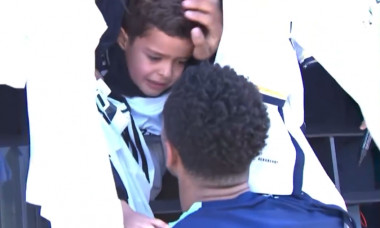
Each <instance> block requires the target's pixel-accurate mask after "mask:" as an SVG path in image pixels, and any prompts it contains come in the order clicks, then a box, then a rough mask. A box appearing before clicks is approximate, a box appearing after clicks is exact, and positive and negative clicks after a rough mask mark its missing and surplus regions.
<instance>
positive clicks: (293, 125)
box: [216, 0, 346, 209]
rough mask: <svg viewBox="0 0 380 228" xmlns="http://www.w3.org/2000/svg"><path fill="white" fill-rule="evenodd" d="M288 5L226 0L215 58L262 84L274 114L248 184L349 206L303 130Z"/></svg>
mask: <svg viewBox="0 0 380 228" xmlns="http://www.w3.org/2000/svg"><path fill="white" fill-rule="evenodd" d="M287 4H288V3H286V2H283V1H243V0H241V1H224V2H223V10H224V11H223V16H224V22H223V23H224V24H223V27H224V31H223V35H222V39H221V42H220V46H219V49H218V52H217V56H216V63H219V64H221V65H229V66H231V67H233V68H234V69H235V70H236V71H237V73H238V74H242V75H244V76H247V77H248V78H249V80H251V81H252V82H253V83H254V84H256V85H257V86H258V87H259V90H260V92H261V93H262V94H264V102H265V103H266V105H267V111H268V114H269V119H270V128H269V131H268V138H267V141H266V143H267V145H266V147H265V148H264V149H263V151H262V153H261V155H260V156H258V157H257V158H256V159H255V160H254V161H253V162H252V164H251V167H250V177H249V184H250V187H251V189H252V190H253V191H254V192H258V193H265V194H275V195H289V194H298V193H301V191H303V192H306V193H307V194H309V195H310V196H311V197H313V198H314V199H316V200H318V201H321V202H323V203H326V204H335V205H338V206H340V207H341V208H344V209H345V208H346V207H345V203H344V200H343V198H342V197H341V195H340V194H339V192H338V190H337V189H336V188H335V186H334V184H333V183H332V181H331V180H330V178H329V177H328V175H327V174H326V172H325V171H324V169H323V167H322V166H321V164H320V162H319V160H318V159H317V157H316V155H315V154H314V152H313V150H312V149H311V147H310V145H309V144H308V142H307V140H306V138H305V135H304V134H303V132H302V130H301V125H302V124H303V85H302V78H301V74H300V70H299V67H298V62H297V58H296V54H295V52H294V50H293V48H292V46H291V43H290V41H289V33H290V17H289V16H288V15H289V11H288V10H287V9H288V7H287ZM268 12H270V14H269V13H268ZM236 25H239V26H236Z"/></svg>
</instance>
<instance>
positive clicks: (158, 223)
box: [152, 219, 169, 228]
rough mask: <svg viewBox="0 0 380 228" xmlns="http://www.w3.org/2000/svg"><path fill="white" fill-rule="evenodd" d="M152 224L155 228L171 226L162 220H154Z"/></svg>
mask: <svg viewBox="0 0 380 228" xmlns="http://www.w3.org/2000/svg"><path fill="white" fill-rule="evenodd" d="M152 224H153V225H154V227H155V228H169V225H168V224H166V223H165V222H164V221H162V220H160V219H152Z"/></svg>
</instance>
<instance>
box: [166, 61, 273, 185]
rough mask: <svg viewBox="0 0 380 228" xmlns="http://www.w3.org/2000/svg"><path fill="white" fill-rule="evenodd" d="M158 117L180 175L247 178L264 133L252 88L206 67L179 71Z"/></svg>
mask: <svg viewBox="0 0 380 228" xmlns="http://www.w3.org/2000/svg"><path fill="white" fill-rule="evenodd" d="M163 115H164V128H165V132H166V136H167V139H168V141H169V142H171V143H172V145H173V146H174V147H175V148H176V149H177V150H178V152H179V155H180V157H181V159H182V162H183V165H184V167H185V169H186V170H187V171H188V172H189V173H190V174H192V175H194V176H197V177H201V178H204V179H208V180H217V179H223V178H226V177H233V176H236V175H240V174H243V173H247V172H248V168H249V165H250V163H251V161H252V159H253V158H255V157H256V156H257V155H258V154H259V153H260V151H261V149H262V148H263V147H264V145H265V139H266V137H267V131H268V128H269V119H268V115H267V112H266V107H265V106H264V104H263V103H262V98H261V94H260V93H259V92H258V90H257V88H256V86H255V85H254V84H252V83H251V82H249V81H248V80H247V79H246V78H245V77H244V76H241V75H237V74H236V72H235V71H234V70H233V69H231V68H229V67H223V68H221V67H220V66H219V65H211V64H201V65H198V66H194V67H189V68H188V69H186V70H185V72H184V74H183V76H182V77H181V78H180V79H179V80H178V82H177V83H176V84H175V85H174V87H173V88H172V91H171V94H170V96H169V98H168V100H167V101H166V104H165V107H164V111H163Z"/></svg>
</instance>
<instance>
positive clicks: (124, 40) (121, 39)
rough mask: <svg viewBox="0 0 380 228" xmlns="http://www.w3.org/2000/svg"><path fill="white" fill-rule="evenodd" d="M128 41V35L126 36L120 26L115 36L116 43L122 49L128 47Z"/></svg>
mask: <svg viewBox="0 0 380 228" xmlns="http://www.w3.org/2000/svg"><path fill="white" fill-rule="evenodd" d="M128 41H129V37H128V34H127V32H126V31H125V30H124V29H123V28H120V32H119V35H118V37H117V43H118V44H119V46H120V48H121V49H123V50H124V51H125V50H126V49H127V47H128Z"/></svg>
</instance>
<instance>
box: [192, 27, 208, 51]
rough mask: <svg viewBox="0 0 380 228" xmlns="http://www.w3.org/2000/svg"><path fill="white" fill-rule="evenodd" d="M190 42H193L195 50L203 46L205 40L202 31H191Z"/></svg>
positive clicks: (197, 29) (196, 29) (194, 29)
mask: <svg viewBox="0 0 380 228" xmlns="http://www.w3.org/2000/svg"><path fill="white" fill-rule="evenodd" d="M191 40H192V41H193V44H194V46H195V48H198V47H200V46H204V45H205V40H206V38H205V35H204V34H203V32H202V30H201V29H200V28H198V27H196V28H193V29H192V30H191Z"/></svg>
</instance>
